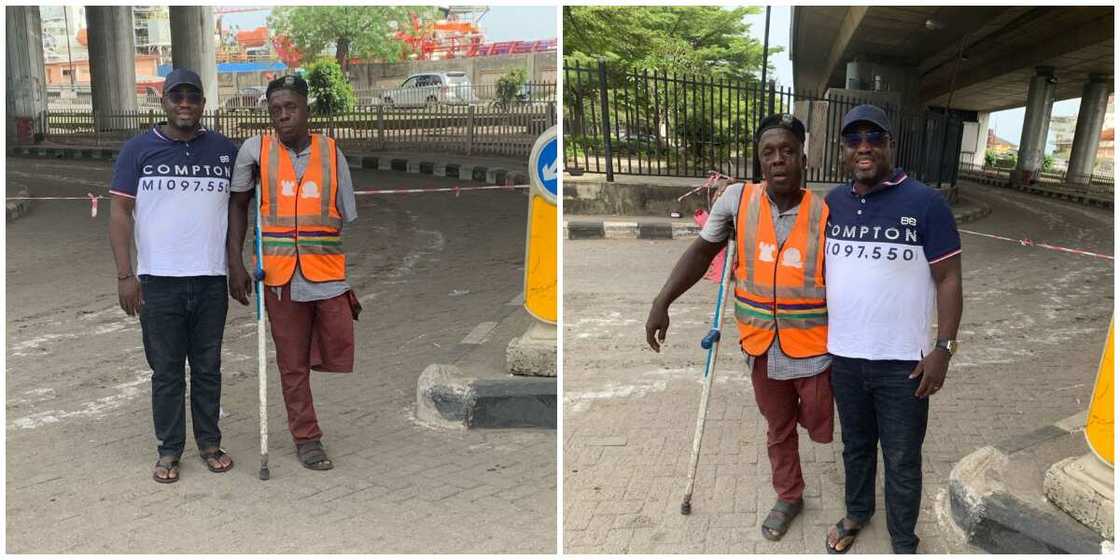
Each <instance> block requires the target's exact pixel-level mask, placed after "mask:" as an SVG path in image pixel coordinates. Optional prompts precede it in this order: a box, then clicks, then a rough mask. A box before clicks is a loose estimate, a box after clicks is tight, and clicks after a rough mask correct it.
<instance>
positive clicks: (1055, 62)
mask: <svg viewBox="0 0 1120 560" xmlns="http://www.w3.org/2000/svg"><path fill="white" fill-rule="evenodd" d="M792 20H793V21H792V27H793V29H792V33H791V36H792V38H793V39H792V43H793V44H792V45H791V49H790V52H791V55H792V58H793V74H794V86H795V87H796V88H797V89H798V90H799V91H811V92H813V93H815V94H817V95H821V94H823V93H824V92H825V90H827V89H828V88H843V87H844V86H845V83H844V81H845V73H846V66H847V63H848V62H849V61H852V60H861V61H867V62H874V63H881V64H888V65H897V66H905V67H912V68H916V69H917V71H918V75H919V76H920V78H919V92H920V93H919V95H918V97H919V99H918V100H917V101H918V103H920V104H922V105H935V106H944V105H945V104H946V102H947V101H948V97H949V93H950V90H951V89H952V90H953V99H952V107H953V108H954V109H965V110H973V111H998V110H1002V109H1009V108H1014V107H1022V106H1024V105H1026V102H1027V89H1028V84H1029V82H1030V79H1031V77H1032V76H1034V74H1035V67H1036V66H1053V67H1054V68H1055V77H1056V78H1057V88H1056V96H1055V100H1062V99H1069V98H1075V97H1080V96H1081V90H1082V88H1083V87H1084V83H1085V81H1086V79H1088V76H1089V74H1090V73H1100V74H1105V75H1108V76H1109V80H1108V83H1109V84H1110V85H1111V84H1112V80H1111V76H1112V74H1113V71H1114V70H1113V65H1114V60H1113V59H1114V57H1113V42H1114V29H1113V8H1112V7H1109V6H1061V7H1056V6H1038V7H1031V6H941V7H938V6H929V7H925V6H797V7H795V8H794V12H793V18H792ZM929 20H932V21H933V22H934V23H935V27H937V26H939V28H937V29H934V30H930V29H929V27H928V26H927V21H929ZM962 42H963V44H964V51H963V52H964V57H963V58H962V59H961V60H960V61H959V62H958V63H957V64H956V66H957V67H956V68H954V66H955V64H954V61H955V60H956V59H957V55H958V53H959V52H961V45H962ZM954 72H955V73H956V77H955V79H954Z"/></svg>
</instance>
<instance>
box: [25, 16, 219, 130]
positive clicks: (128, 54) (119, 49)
mask: <svg viewBox="0 0 1120 560" xmlns="http://www.w3.org/2000/svg"><path fill="white" fill-rule="evenodd" d="M6 16H7V19H6V30H7V35H6V36H5V45H6V47H7V49H6V52H7V58H6V61H5V62H6V70H7V72H6V84H5V87H6V93H7V114H8V122H7V137H8V140H9V141H12V140H14V141H15V142H17V143H29V142H35V141H37V138H36V136H37V135H36V134H34V132H35V131H40V130H44V129H45V127H46V122H45V119H46V112H47V96H46V78H45V73H44V60H43V42H42V33H40V32H39V31H40V28H41V20H40V17H39V8H38V6H8V7H7V8H6ZM169 17H170V19H171V49H172V54H171V57H172V66H173V67H175V68H190V69H191V70H194V71H195V72H198V74H199V76H201V77H202V84H203V87H204V88H205V91H204V92H203V93H204V95H205V96H206V98H207V99H208V100H210V101H211V103H214V104H216V103H217V101H218V74H217V72H218V70H217V60H216V58H215V50H216V46H217V39H216V38H215V27H214V8H213V6H172V7H171V8H169ZM86 23H87V28H88V29H89V57H90V76H91V84H90V89H91V93H92V94H93V113H94V115H95V117H96V123H97V127H98V129H99V130H116V129H119V128H121V127H122V126H124V125H122V124H120V122H130V121H128V119H126V118H122V117H121V115H126V114H130V113H135V112H136V111H137V106H136V72H135V65H134V64H133V58H134V57H135V55H136V49H135V48H134V45H133V43H134V42H133V35H132V33H133V26H132V9H131V8H130V7H127V6H90V7H88V8H86Z"/></svg>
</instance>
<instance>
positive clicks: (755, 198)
mask: <svg viewBox="0 0 1120 560" xmlns="http://www.w3.org/2000/svg"><path fill="white" fill-rule="evenodd" d="M803 193H804V194H803V195H802V198H801V207H800V209H799V210H798V213H797V218H796V221H795V222H794V225H793V229H792V230H790V232H789V235H788V236H787V237H786V240H785V243H782V244H781V245H780V246H779V244H778V242H777V234H776V233H775V227H774V223H773V218H772V217H771V203H770V198H769V197H768V196H767V195H766V187H765V184H761V185H758V184H745V185H743V195H742V197H741V198H740V201H739V212H738V217H737V220H736V224H735V226H736V227H735V232H736V233H735V237H736V244H737V255H736V265H735V317H736V319H737V320H738V323H739V342H740V345H741V346H742V347H743V350H745V351H746V352H747V353H748V354H750V355H752V356H761V355H762V354H765V353H766V352H767V351H768V350H769V349H770V346H771V344H773V342H774V338H775V337H777V339H778V343H779V344H780V346H781V349H782V352H784V353H785V354H786V355H787V356H790V357H792V358H808V357H812V356H819V355H822V354H824V353H825V352H827V349H828V310H827V307H826V305H825V287H824V274H823V272H824V271H823V261H824V253H823V251H822V247H821V245H822V244H823V243H824V224H825V221H826V220H827V219H828V209H827V207H826V206H825V204H824V201H823V200H821V199H820V197H818V196H816V195H814V194H813V193H811V192H810V191H808V190H804V191H803Z"/></svg>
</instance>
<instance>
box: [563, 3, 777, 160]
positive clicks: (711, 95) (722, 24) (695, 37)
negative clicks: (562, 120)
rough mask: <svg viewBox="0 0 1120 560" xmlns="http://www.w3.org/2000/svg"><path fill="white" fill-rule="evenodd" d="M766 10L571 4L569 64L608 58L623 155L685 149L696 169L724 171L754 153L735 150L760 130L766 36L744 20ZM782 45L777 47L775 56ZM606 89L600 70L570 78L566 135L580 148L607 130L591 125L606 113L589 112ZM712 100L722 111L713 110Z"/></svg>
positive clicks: (587, 63) (670, 153)
mask: <svg viewBox="0 0 1120 560" xmlns="http://www.w3.org/2000/svg"><path fill="white" fill-rule="evenodd" d="M759 11H760V8H757V7H739V8H724V7H719V6H642V7H639V6H565V8H564V57H565V65H566V66H567V67H569V68H571V67H574V66H580V67H583V68H594V67H595V64H596V61H597V59H598V58H603V59H605V60H606V61H607V98H608V105H609V106H610V107H611V108H612V111H611V112H612V123H616V126H617V128H618V130H619V132H618V136H619V139H618V141H616V142H615V143H614V144H616V145H618V144H620V142H624V143H625V146H620V147H619V148H617V149H616V152H620V150H628V151H633V152H634V153H638V154H642V153H646V154H651V155H657V156H658V157H660V156H661V154H662V152H664V153H665V155H666V157H670V158H675V157H679V156H680V155H683V156H685V157H687V159H688V160H689V161H690V162H691V163H694V164H696V165H697V166H701V167H707V166H712V167H719V166H721V165H722V164H723V162H725V161H728V160H730V159H732V158H747V157H748V154H749V152H747V153H743V152H733V148H732V146H735V145H738V146H740V149H742V145H743V141H742V139H743V137H744V136H745V135H746V134H747V132H748V131H750V130H752V129H753V125H752V123H751V121H752V120H753V118H754V117H752V116H751V115H755V114H757V111H755V110H754V109H753V107H754V106H755V104H756V103H758V101H759V100H758V98H757V92H758V89H757V88H758V84H759V82H760V78H761V73H762V50H763V49H762V41H760V40H759V39H756V38H753V37H751V36H750V30H751V27H750V24H748V23H746V22H745V21H744V17H745V16H747V15H750V14H757V13H759ZM781 50H782V49H781V48H780V47H771V48H770V51H769V52H770V56H774V55H775V54H777V53H779V52H781ZM771 70H772V65H771ZM771 75H772V72H771ZM669 76H674V77H681V78H685V79H686V80H688V81H679V80H674V79H669ZM572 78H575V79H572ZM743 86H749V89H748V88H743ZM733 87H734V89H733ZM598 90H599V82H598V78H596V77H595V75H594V72H592V73H587V72H586V71H585V72H577V73H573V74H571V75H569V79H568V80H566V81H565V85H564V110H565V111H566V112H567V113H568V116H567V117H566V119H567V122H570V123H571V126H569V127H567V128H566V129H565V136H566V138H567V141H569V142H571V143H572V145H573V146H577V145H585V144H586V145H588V146H591V145H594V144H595V143H594V142H590V139H589V138H584V136H588V135H595V136H597V135H598V134H599V131H598V129H597V126H598V123H597V122H593V121H597V119H598V118H601V117H600V116H598V115H596V118H595V119H592V118H591V114H590V113H589V112H588V111H593V112H594V107H597V106H598V103H599V91H598ZM752 91H753V92H754V93H749V92H752ZM717 92H719V93H717ZM720 94H722V95H723V96H726V97H727V98H726V99H725V98H722V97H721V95H720ZM713 105H718V106H719V107H720V110H719V111H713V110H712V107H713ZM713 113H714V114H713ZM745 149H746V150H750V146H749V145H748V146H746V148H745Z"/></svg>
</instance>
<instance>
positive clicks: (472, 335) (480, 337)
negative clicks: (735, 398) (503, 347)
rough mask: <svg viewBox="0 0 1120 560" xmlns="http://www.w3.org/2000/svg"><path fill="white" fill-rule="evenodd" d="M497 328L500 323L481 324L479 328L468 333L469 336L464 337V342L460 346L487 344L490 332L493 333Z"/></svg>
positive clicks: (488, 322)
mask: <svg viewBox="0 0 1120 560" xmlns="http://www.w3.org/2000/svg"><path fill="white" fill-rule="evenodd" d="M496 326H498V323H496V322H494V321H486V322H485V323H479V324H478V326H477V327H475V328H474V329H473V330H472V331H471V332H469V333H467V336H465V337H463V340H462V341H461V342H460V343H459V344H482V343H483V342H486V339H487V338H488V337H489V336H490V332H491V331H493V330H494V327H496Z"/></svg>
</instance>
